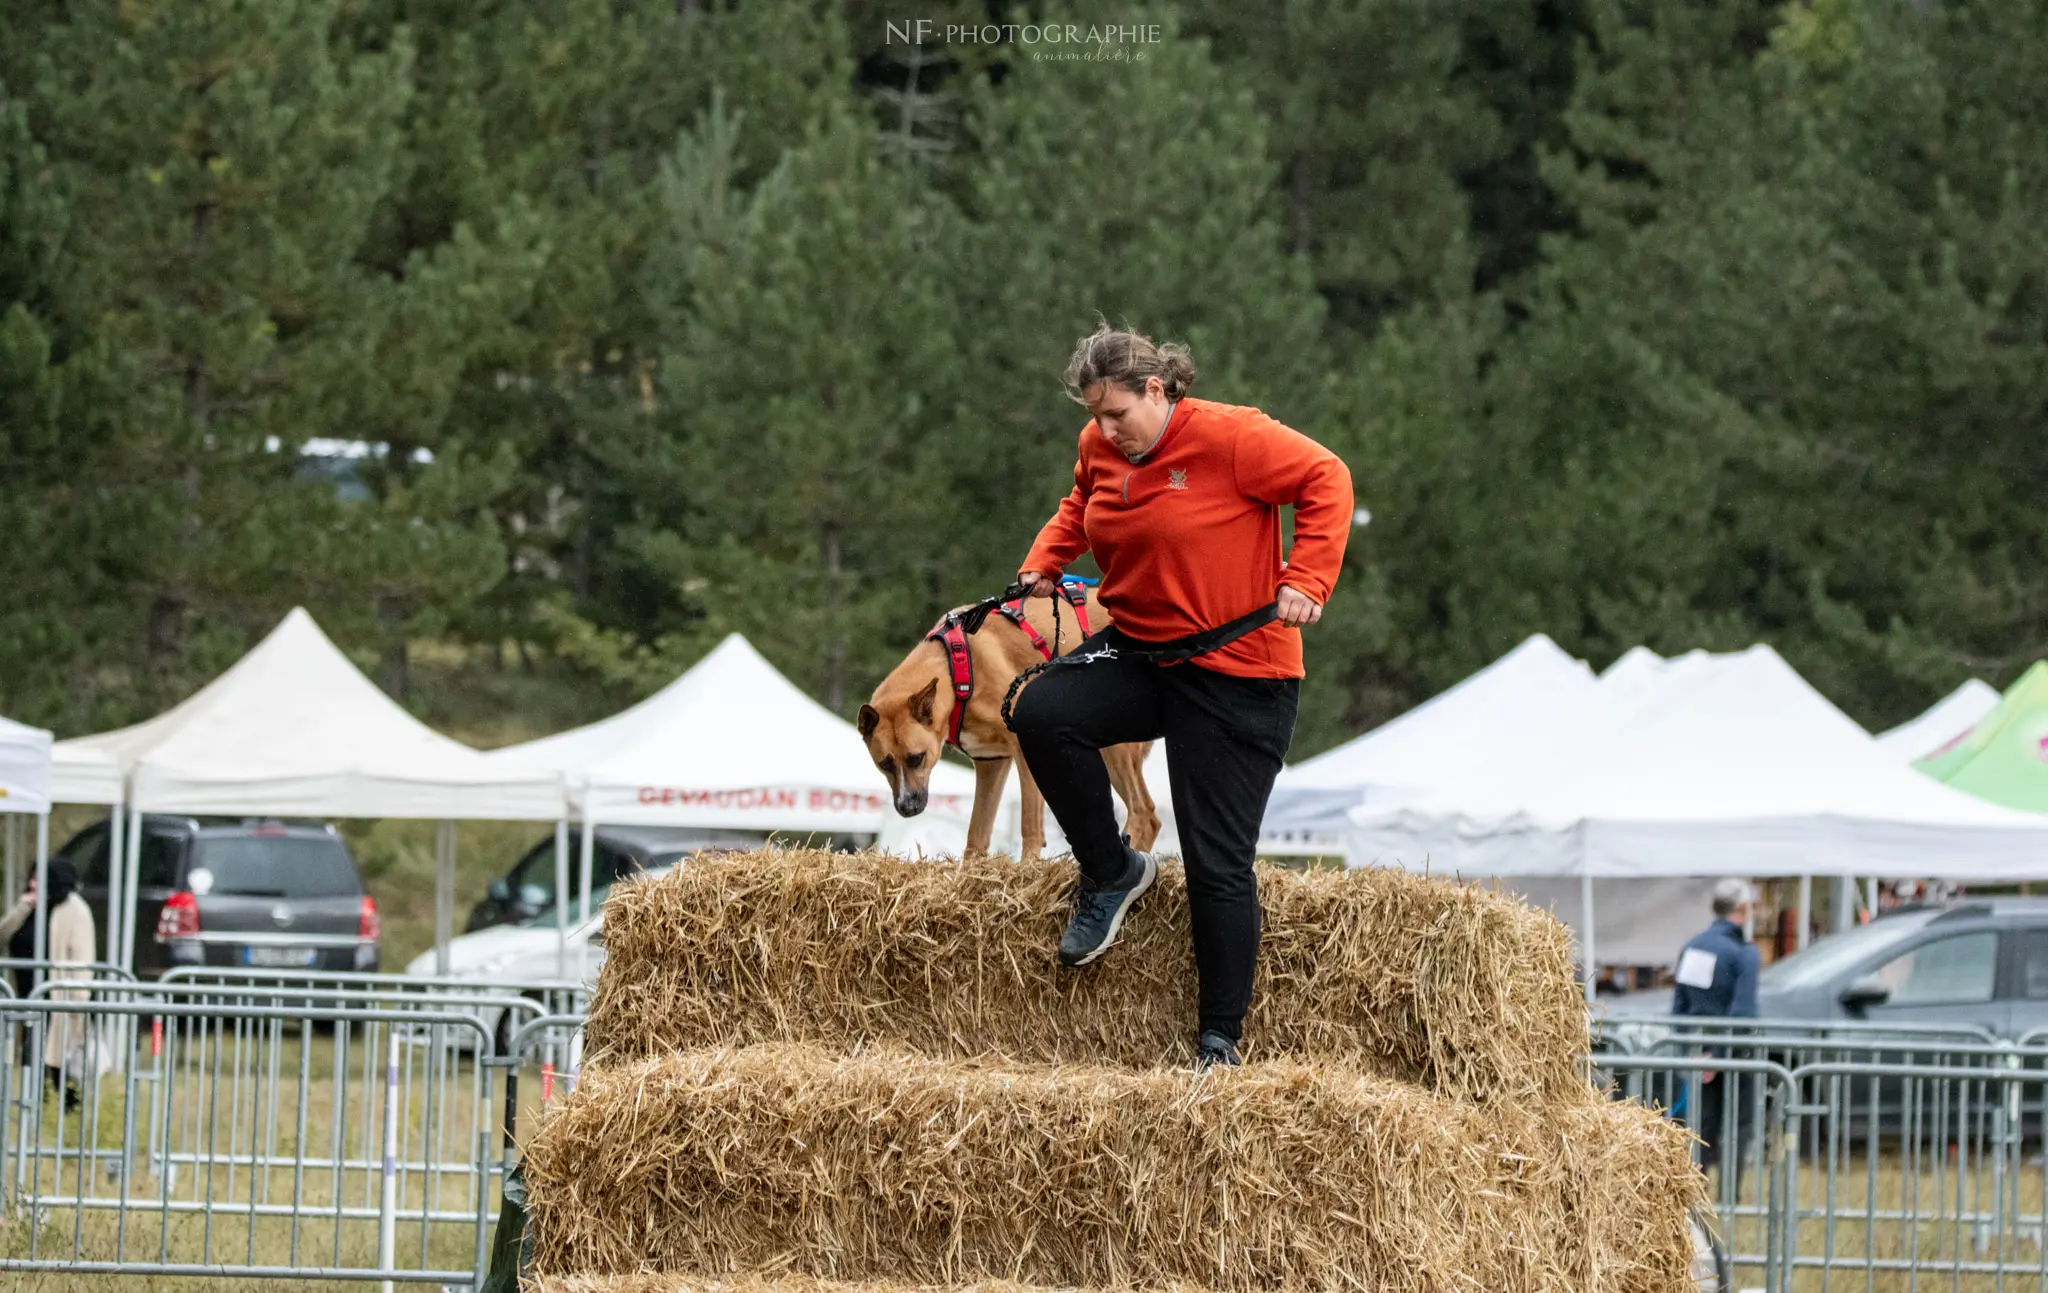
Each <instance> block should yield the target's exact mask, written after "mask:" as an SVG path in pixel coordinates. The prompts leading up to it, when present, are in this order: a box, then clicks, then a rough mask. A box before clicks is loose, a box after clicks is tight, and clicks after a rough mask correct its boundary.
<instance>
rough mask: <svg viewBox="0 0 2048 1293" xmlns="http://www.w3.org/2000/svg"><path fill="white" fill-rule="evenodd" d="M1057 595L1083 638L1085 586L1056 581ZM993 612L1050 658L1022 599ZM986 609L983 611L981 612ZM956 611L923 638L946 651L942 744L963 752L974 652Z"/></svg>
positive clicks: (1047, 645) (1085, 631)
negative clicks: (947, 696) (948, 707)
mask: <svg viewBox="0 0 2048 1293" xmlns="http://www.w3.org/2000/svg"><path fill="white" fill-rule="evenodd" d="M1059 595H1060V596H1061V597H1062V598H1064V599H1065V600H1066V603H1067V604H1068V605H1069V606H1072V607H1073V608H1074V618H1075V620H1077V621H1078V622H1079V623H1080V626H1081V636H1082V637H1084V638H1085V637H1087V636H1088V632H1089V627H1088V585H1086V584H1083V583H1078V582H1077V583H1071V584H1070V583H1065V582H1062V583H1061V584H1060V589H1059ZM995 610H996V613H997V614H998V615H1001V616H1002V617H1003V618H1004V619H1006V620H1008V621H1010V622H1011V623H1012V624H1015V625H1016V626H1017V627H1018V628H1020V629H1023V630H1024V634H1025V636H1026V637H1029V638H1030V639H1031V645H1032V646H1033V647H1034V648H1036V649H1037V651H1038V654H1039V656H1040V658H1042V659H1045V660H1051V659H1052V644H1051V643H1050V642H1047V641H1046V640H1045V635H1044V634H1042V633H1040V632H1039V631H1038V630H1037V629H1035V628H1033V627H1031V621H1030V620H1029V619H1026V618H1025V615H1024V599H1023V598H1022V597H1017V598H1012V599H1011V600H1010V601H1007V602H1004V603H1003V604H1002V605H1000V606H998V607H996V608H995ZM985 613H986V612H984V614H985ZM964 618H965V617H964V616H963V615H962V613H961V612H959V611H947V612H946V615H945V618H943V619H941V620H940V621H939V622H938V623H937V624H935V625H933V626H932V631H931V632H929V633H927V634H925V635H924V636H925V640H926V641H928V642H936V643H938V644H939V648H940V649H941V650H943V651H944V652H945V653H946V669H947V672H948V673H949V674H950V675H951V677H952V680H953V716H952V717H951V718H950V719H948V720H947V721H946V744H948V745H950V746H952V747H953V748H954V749H956V750H960V752H961V753H963V754H965V753H966V750H965V749H964V748H963V747H962V746H961V744H960V725H961V724H962V723H964V722H966V721H967V702H968V701H970V700H972V699H973V698H974V653H973V652H972V651H970V650H968V648H967V635H968V634H969V633H970V632H971V631H972V630H970V629H969V628H968V627H967V625H966V624H965V623H964Z"/></svg>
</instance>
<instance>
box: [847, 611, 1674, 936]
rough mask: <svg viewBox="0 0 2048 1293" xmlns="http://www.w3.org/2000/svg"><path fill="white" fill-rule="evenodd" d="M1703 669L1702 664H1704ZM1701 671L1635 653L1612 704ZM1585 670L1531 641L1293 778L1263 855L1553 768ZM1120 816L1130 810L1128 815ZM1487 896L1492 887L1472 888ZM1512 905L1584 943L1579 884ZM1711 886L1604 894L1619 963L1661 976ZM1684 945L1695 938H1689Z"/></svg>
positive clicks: (957, 842) (935, 824)
mask: <svg viewBox="0 0 2048 1293" xmlns="http://www.w3.org/2000/svg"><path fill="white" fill-rule="evenodd" d="M1699 654H1701V656H1702V657H1703V653H1699ZM1698 666H1699V661H1698V660H1696V659H1691V658H1686V659H1683V660H1681V661H1666V660H1663V659H1662V658H1660V657H1657V656H1655V655H1652V654H1650V653H1649V652H1642V651H1639V652H1636V653H1634V658H1633V660H1632V662H1631V663H1630V664H1629V666H1628V667H1627V668H1625V669H1623V671H1622V677H1621V681H1620V682H1618V683H1616V684H1615V690H1616V691H1621V692H1627V693H1628V694H1631V695H1635V694H1642V693H1644V692H1645V691H1646V690H1647V689H1648V688H1649V687H1651V686H1653V685H1655V684H1657V683H1659V682H1660V681H1661V680H1662V679H1663V678H1665V677H1666V676H1669V675H1671V674H1673V673H1675V672H1678V671H1682V670H1689V669H1692V668H1696V667H1698ZM1602 685H1604V684H1602V683H1601V682H1599V681H1598V680H1596V679H1595V678H1594V676H1593V672H1592V670H1591V669H1589V668H1588V667H1587V666H1586V665H1585V664H1584V663H1583V662H1581V661H1579V660H1576V659H1573V658H1572V657H1571V656H1570V655H1568V654H1566V653H1565V652H1564V651H1563V650H1561V649H1560V648H1559V647H1558V646H1557V645H1556V644H1555V643H1554V642H1552V641H1551V640H1550V639H1549V638H1547V637H1544V636H1542V635H1541V634H1538V635H1537V636H1535V637H1532V638H1530V639H1528V640H1527V641H1525V642H1523V643H1521V644H1520V645H1519V646H1517V647H1515V648H1514V649H1513V650H1511V651H1509V652H1508V653H1507V654H1506V655H1504V656H1502V657H1501V658H1500V659H1499V660H1496V661H1494V662H1493V663H1492V664H1490V665H1488V666H1487V667H1486V668H1484V669H1482V670H1480V671H1479V672H1478V673H1476V674H1474V675H1472V676H1471V677H1470V678H1467V679H1465V680H1464V681H1463V682H1460V683H1458V684H1457V685H1455V686H1453V687H1451V688H1449V689H1448V690H1446V691H1444V692H1443V693H1441V694H1440V695H1438V696H1436V697H1435V698H1433V699H1431V700H1429V701H1426V702H1424V703H1423V704H1421V705H1419V706H1417V707H1416V708H1415V709H1413V710H1410V711H1409V712H1408V713H1406V714H1403V715H1401V716H1400V717H1398V718H1395V719H1392V720H1390V721H1389V722H1387V723H1385V724H1384V725H1382V726H1380V727H1378V728H1375V729H1374V730H1373V731H1371V732H1368V733H1366V734H1365V735H1364V736H1361V737H1358V738H1356V739H1354V740H1352V741H1349V742H1346V743H1345V744H1343V745H1341V746H1338V747H1336V748H1335V749H1333V750H1330V751H1328V752H1326V753H1324V754H1321V755H1318V756H1317V757H1315V758H1313V759H1309V760H1306V761H1304V762H1303V763H1300V764H1297V765H1295V766H1294V767H1291V768H1288V769H1286V770H1285V771H1283V772H1282V773H1281V774H1280V778H1279V781H1278V783H1277V784H1276V785H1275V787H1274V792H1273V799H1272V803H1271V804H1270V805H1269V807H1268V809H1267V813H1266V822H1265V825H1266V837H1265V838H1264V839H1263V840H1261V841H1260V845H1259V847H1260V851H1261V852H1262V853H1266V854H1269V855H1271V854H1280V855H1288V854H1293V855H1322V856H1329V855H1333V854H1340V853H1342V852H1343V851H1344V841H1343V832H1344V830H1346V829H1347V828H1348V827H1349V825H1350V823H1349V819H1348V817H1347V816H1346V815H1345V814H1346V812H1347V811H1348V810H1349V809H1350V808H1352V807H1354V806H1356V805H1358V804H1359V803H1361V802H1381V803H1393V802H1402V801H1405V800H1409V799H1413V798H1416V797H1418V796H1421V795H1424V794H1428V793H1431V792H1436V791H1442V790H1443V789H1444V788H1446V787H1448V786H1454V785H1457V784H1459V783H1460V782H1461V780H1462V779H1464V778H1467V777H1469V776H1470V775H1471V774H1472V771H1473V769H1474V768H1475V767H1476V766H1479V765H1481V764H1484V763H1486V762H1488V761H1489V760H1495V759H1499V760H1503V761H1508V762H1511V763H1515V762H1528V761H1540V760H1542V759H1544V758H1546V757H1548V753H1549V750H1550V748H1551V747H1552V746H1553V745H1554V744H1555V742H1556V741H1557V740H1559V739H1560V738H1559V733H1561V732H1569V731H1573V730H1576V729H1577V728H1578V727H1580V726H1581V725H1583V724H1584V723H1585V722H1586V720H1587V714H1588V711H1589V710H1591V709H1594V708H1595V707H1596V706H1597V705H1598V704H1599V702H1597V701H1596V700H1594V699H1593V692H1594V691H1595V690H1596V689H1597V688H1599V687H1600V686H1602ZM1166 756H1167V747H1166V744H1165V742H1159V743H1157V744H1155V745H1154V746H1153V749H1152V753H1151V756H1150V757H1149V758H1148V759H1147V760H1146V762H1145V779H1146V783H1147V785H1148V786H1149V788H1150V789H1151V792H1152V796H1153V798H1154V800H1155V801H1156V802H1157V804H1158V807H1159V815H1160V818H1161V821H1162V830H1161V834H1160V837H1159V842H1158V844H1157V845H1155V847H1156V848H1157V849H1158V851H1160V852H1162V853H1167V854H1177V853H1178V852H1179V851H1180V840H1179V833H1178V830H1177V829H1176V820H1175V815H1174V805H1173V795H1172V790H1171V787H1170V785H1169V784H1168V780H1167V768H1166ZM1020 811H1021V797H1020V796H1019V794H1018V793H1017V790H1016V784H1015V782H1014V780H1013V781H1012V782H1011V783H1010V786H1009V789H1008V790H1007V792H1006V793H1005V795H1004V799H1003V806H1002V810H1001V812H1000V813H999V815H998V817H997V820H996V830H995V833H994V839H993V843H992V846H993V847H994V848H996V849H997V850H999V851H1008V852H1012V853H1014V852H1016V851H1017V849H1018V848H1019V846H1020V844H1021V842H1022V841H1021V831H1020V829H1019V821H1018V819H1019V816H1020ZM1119 812H1121V806H1119ZM966 839H967V817H966V814H965V813H964V812H963V813H961V814H960V815H958V816H957V817H954V818H940V817H938V815H937V814H934V813H931V812H927V813H926V814H924V815H923V816H920V817H917V818H914V819H910V820H908V821H899V822H892V823H891V825H890V827H889V828H888V829H887V830H885V831H884V832H883V835H882V840H881V844H882V847H884V848H887V849H889V850H890V851H893V852H897V853H901V854H904V855H907V856H916V855H917V854H919V853H920V852H921V853H923V854H924V855H926V856H941V855H947V854H957V853H958V852H959V851H960V850H961V849H962V848H963V847H964V846H965V844H966ZM1065 847H1066V841H1065V837H1064V836H1063V834H1062V833H1061V831H1060V829H1059V824H1058V822H1056V821H1054V820H1053V819H1052V818H1051V816H1050V814H1048V816H1047V819H1046V848H1047V851H1048V853H1050V854H1057V853H1059V852H1061V851H1063V850H1064V849H1065ZM1468 878H1472V879H1475V880H1478V881H1480V882H1486V881H1488V880H1492V879H1493V877H1487V876H1473V877H1468ZM1497 883H1499V884H1500V885H1501V887H1503V888H1504V889H1506V890H1507V891H1508V892H1510V893H1513V894H1515V895H1516V896H1518V897H1520V898H1522V899H1523V900H1525V901H1527V902H1530V903H1533V904H1535V905H1536V906H1539V907H1544V908H1547V909H1550V910H1552V911H1553V912H1555V913H1556V915H1557V916H1558V917H1559V919H1561V920H1563V921H1565V922H1566V923H1567V924H1569V925H1571V926H1572V927H1573V928H1574V929H1576V928H1577V927H1578V926H1579V925H1580V923H1581V922H1582V916H1581V913H1580V901H1581V896H1580V892H1579V885H1578V882H1577V881H1576V880H1575V879H1564V880H1560V879H1556V878H1551V877H1542V876H1515V877H1512V878H1507V879H1501V880H1498V881H1497ZM1712 885H1713V882H1712V881H1711V880H1701V879H1696V878H1689V877H1659V878H1656V879H1640V878H1638V879H1618V880H1602V881H1600V882H1599V884H1598V886H1597V888H1598V892H1597V893H1596V894H1595V896H1594V897H1595V901H1594V910H1595V913H1596V915H1597V917H1598V920H1599V929H1598V931H1597V941H1598V942H1599V945H1600V946H1602V947H1605V948H1606V949H1607V950H1608V952H1609V954H1610V955H1611V956H1613V957H1614V958H1615V959H1617V960H1620V961H1624V962H1628V963H1634V964H1651V963H1656V962H1658V961H1661V960H1663V959H1665V958H1667V957H1668V956H1669V955H1670V953H1671V949H1672V948H1673V947H1675V946H1676V943H1675V942H1674V941H1673V940H1674V937H1675V936H1676V931H1677V930H1678V929H1680V928H1683V927H1684V926H1686V925H1688V924H1690V923H1692V922H1693V921H1694V913H1696V912H1698V911H1700V910H1703V909H1704V908H1705V906H1706V903H1707V899H1708V891H1709V890H1710V889H1711V888H1712ZM1687 932H1690V930H1688V931H1687Z"/></svg>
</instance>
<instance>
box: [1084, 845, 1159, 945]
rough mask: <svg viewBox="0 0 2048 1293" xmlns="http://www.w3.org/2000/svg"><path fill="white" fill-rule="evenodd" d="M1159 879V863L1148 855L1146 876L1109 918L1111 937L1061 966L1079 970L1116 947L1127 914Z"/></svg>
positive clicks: (1133, 887)
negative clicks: (1090, 950) (1117, 937)
mask: <svg viewBox="0 0 2048 1293" xmlns="http://www.w3.org/2000/svg"><path fill="white" fill-rule="evenodd" d="M1158 878H1159V863H1158V862H1157V861H1154V860H1153V859H1152V858H1151V856H1150V855H1147V857H1146V860H1145V874H1144V875H1143V876H1141V877H1139V879H1138V883H1137V884H1135V885H1133V886H1132V887H1131V891H1130V893H1129V894H1128V895H1126V896H1125V898H1124V900H1123V902H1122V904H1121V905H1119V906H1118V907H1117V909H1116V914H1115V915H1114V916H1111V917H1110V918H1109V936H1108V937H1107V938H1105V939H1103V940H1102V943H1101V945H1100V946H1098V947H1097V948H1096V949H1095V950H1094V951H1092V952H1090V953H1088V955H1086V956H1084V957H1081V958H1080V959H1079V960H1074V961H1069V960H1068V959H1067V958H1066V957H1064V956H1062V957H1061V958H1060V964H1061V965H1064V966H1066V967H1067V968H1068V969H1070V970H1078V969H1080V968H1081V967H1082V966H1084V965H1092V964H1093V963H1094V962H1095V960H1096V958H1098V957H1100V956H1101V955H1102V954H1103V953H1104V952H1107V951H1108V950H1109V949H1110V948H1112V947H1114V946H1116V936H1117V935H1118V934H1121V933H1122V932H1123V928H1124V915H1125V913H1127V912H1129V911H1130V909H1131V908H1133V907H1135V906H1137V905H1138V899H1140V898H1142V897H1144V896H1145V892H1146V890H1148V889H1150V888H1151V887H1152V882H1153V881H1154V880H1156V879H1158Z"/></svg>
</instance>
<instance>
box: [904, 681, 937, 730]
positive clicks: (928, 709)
mask: <svg viewBox="0 0 2048 1293" xmlns="http://www.w3.org/2000/svg"><path fill="white" fill-rule="evenodd" d="M938 695H939V680H938V679H937V678H934V679H932V680H931V681H930V682H928V683H926V684H925V685H924V690H923V691H921V692H919V693H917V694H916V695H915V696H912V697H911V698H910V717H911V719H912V721H914V722H916V723H918V724H920V725H922V724H925V723H929V722H931V721H932V702H933V701H934V700H937V699H938Z"/></svg>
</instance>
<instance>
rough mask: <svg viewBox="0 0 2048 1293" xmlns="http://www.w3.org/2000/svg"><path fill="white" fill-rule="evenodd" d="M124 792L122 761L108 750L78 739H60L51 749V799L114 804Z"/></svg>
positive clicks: (53, 801) (76, 802) (66, 802)
mask: <svg viewBox="0 0 2048 1293" xmlns="http://www.w3.org/2000/svg"><path fill="white" fill-rule="evenodd" d="M88 739H89V738H88ZM124 793H125V791H124V788H123V786H122V784H121V763H120V761H119V760H118V759H116V758H115V757H114V756H113V755H111V754H109V753H107V751H105V750H101V749H96V748H94V747H92V746H86V745H80V744H79V743H78V742H77V741H59V742H57V744H56V746H55V747H54V748H53V749H52V751H51V766H50V802H52V803H57V804H104V805H115V804H119V803H120V802H121V799H122V796H123V794H124Z"/></svg>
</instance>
